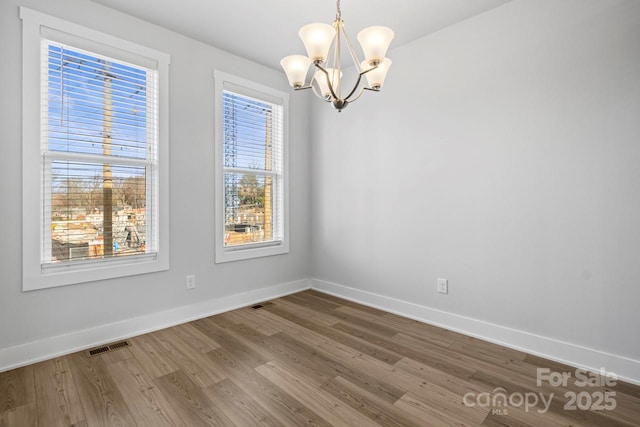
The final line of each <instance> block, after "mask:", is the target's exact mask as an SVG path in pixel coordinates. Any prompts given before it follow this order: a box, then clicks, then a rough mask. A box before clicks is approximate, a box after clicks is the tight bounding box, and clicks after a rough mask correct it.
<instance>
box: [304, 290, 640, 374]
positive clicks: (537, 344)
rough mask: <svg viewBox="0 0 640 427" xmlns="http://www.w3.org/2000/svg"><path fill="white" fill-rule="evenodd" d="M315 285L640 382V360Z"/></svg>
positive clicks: (367, 294)
mask: <svg viewBox="0 0 640 427" xmlns="http://www.w3.org/2000/svg"><path fill="white" fill-rule="evenodd" d="M311 288H312V289H315V290H318V291H320V292H325V293H327V294H331V295H334V296H337V297H339V298H344V299H347V300H350V301H354V302H357V303H359V304H363V305H367V306H370V307H374V308H378V309H380V310H384V311H387V312H390V313H394V314H398V315H400V316H404V317H408V318H411V319H414V320H418V321H420V322H424V323H428V324H431V325H434V326H439V327H442V328H445V329H449V330H452V331H455V332H460V333H462V334H465V335H469V336H472V337H476V338H479V339H482V340H485V341H489V342H492V343H495V344H499V345H502V346H504V347H509V348H513V349H516V350H520V351H523V352H526V353H529V354H533V355H536V356H540V357H544V358H545V359H550V360H554V361H556V362H560V363H564V364H566V365H570V366H574V367H576V368H582V369H587V370H589V371H593V372H598V371H600V369H602V368H604V369H606V371H607V372H609V373H615V374H616V375H617V377H618V378H619V379H620V380H623V381H627V382H630V383H633V384H638V385H640V361H639V360H634V359H630V358H628V357H624V356H618V355H615V354H610V353H605V352H603V351H600V350H595V349H592V348H588V347H584V346H580V345H576V344H571V343H568V342H564V341H559V340H556V339H553V338H548V337H544V336H540V335H535V334H532V333H529V332H524V331H519V330H516V329H512V328H509V327H506V326H502V325H497V324H494V323H489V322H484V321H482V320H477V319H473V318H470V317H465V316H461V315H458V314H454V313H448V312H445V311H442V310H437V309H434V308H430V307H426V306H422V305H418V304H415V303H412V302H407V301H402V300H398V299H395V298H390V297H387V296H384V295H379V294H375V293H371V292H367V291H363V290H360V289H355V288H350V287H348V286H344V285H339V284H336V283H331V282H327V281H324V280H318V279H311Z"/></svg>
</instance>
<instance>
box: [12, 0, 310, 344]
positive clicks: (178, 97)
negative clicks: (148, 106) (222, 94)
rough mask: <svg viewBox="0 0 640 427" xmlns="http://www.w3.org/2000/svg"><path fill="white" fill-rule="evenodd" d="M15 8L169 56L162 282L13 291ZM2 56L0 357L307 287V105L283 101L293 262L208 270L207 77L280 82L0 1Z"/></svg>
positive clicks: (70, 11) (16, 237)
mask: <svg viewBox="0 0 640 427" xmlns="http://www.w3.org/2000/svg"><path fill="white" fill-rule="evenodd" d="M19 5H24V6H27V7H30V8H32V9H36V10H40V11H42V12H45V13H49V14H51V15H53V16H57V17H60V18H63V19H67V20H69V21H72V22H76V23H80V24H84V25H88V26H91V27H92V28H94V29H97V30H99V31H103V32H106V33H110V34H114V35H116V36H118V37H121V38H124V39H128V40H131V41H133V42H135V43H138V44H142V45H146V46H149V47H152V48H155V49H158V50H162V51H165V52H167V53H169V54H170V55H171V79H170V184H171V185H170V200H171V205H170V211H171V223H170V238H171V248H170V256H171V269H170V270H169V271H167V272H162V273H156V274H148V275H141V276H135V277H129V278H125V279H116V280H109V281H102V282H92V283H87V284H81V285H72V286H66V287H60V288H55V289H48V290H41V291H33V292H27V293H23V292H22V291H21V286H22V284H21V274H22V273H21V271H22V270H21V252H22V247H21V233H22V230H21V227H22V220H21V215H22V214H21V205H22V199H21V198H22V194H21V184H20V182H21V180H22V178H21V177H22V166H21V144H22V142H21V120H22V118H21V108H22V107H21V90H22V89H21V79H22V70H21V68H22V65H21V64H22V59H21V58H22V44H21V21H20V19H19V17H18V6H19ZM0 49H1V51H0V52H1V55H0V57H2V61H0V75H1V76H2V79H0V93H1V94H2V101H1V104H0V120H1V122H0V153H1V155H0V200H1V202H0V218H1V219H2V221H1V222H0V223H1V224H2V226H1V228H2V233H1V234H0V271H1V273H0V350H1V349H2V348H7V347H12V346H15V345H18V344H23V343H28V342H31V341H36V340H39V339H42V338H45V337H51V336H57V335H61V334H65V333H68V332H74V331H77V330H81V329H88V328H93V327H97V326H100V325H105V324H109V323H112V322H117V321H120V320H125V319H129V318H133V317H137V316H143V315H146V314H150V313H157V312H162V311H165V310H170V309H173V308H176V307H181V306H187V305H192V304H194V303H197V302H200V301H204V300H208V299H213V298H218V297H223V296H228V295H232V294H237V293H241V292H247V291H251V290H255V289H258V288H261V287H265V286H269V285H274V284H280V283H284V282H289V281H294V280H297V279H304V278H306V277H308V270H309V268H308V262H309V222H308V216H309V215H308V211H309V196H308V194H309V191H308V190H309V174H308V167H309V141H308V140H309V138H308V127H307V117H308V116H309V111H308V110H309V107H308V97H307V96H294V97H291V127H290V129H291V138H290V142H291V147H290V154H291V161H290V167H291V169H290V171H291V175H290V177H291V185H290V188H291V199H290V200H291V219H290V227H291V236H292V240H291V252H290V253H289V254H288V255H281V256H273V257H268V258H262V259H256V260H249V261H243V262H240V263H238V262H236V263H233V262H232V263H226V264H220V265H217V264H214V263H213V259H214V256H213V139H214V93H213V90H214V89H213V83H214V82H213V70H214V68H217V69H220V70H222V71H225V72H228V73H232V74H236V75H238V76H240V77H243V78H247V79H251V80H254V81H257V82H259V83H262V84H267V85H270V86H272V87H275V88H277V89H281V90H288V86H287V83H286V79H285V78H284V76H283V74H281V73H279V72H277V71H275V70H271V69H268V68H265V67H263V66H260V65H257V64H255V63H252V62H250V61H247V60H244V59H241V58H239V57H236V56H233V55H230V54H228V53H225V52H222V51H220V50H217V49H215V48H213V47H210V46H207V45H205V44H202V43H199V42H196V41H194V40H191V39H189V38H186V37H183V36H181V35H178V34H175V33H172V32H170V31H167V30H165V29H162V28H159V27H156V26H153V25H150V24H148V23H146V22H143V21H140V20H137V19H134V18H132V17H129V16H126V15H123V14H121V13H119V12H116V11H114V10H111V9H107V8H105V7H102V6H100V5H98V4H96V3H93V2H89V1H86V0H82V1H80V0H20V1H18V0H2V2H0ZM34 172H35V173H37V172H36V171H34ZM187 274H195V275H196V281H197V288H196V289H195V290H193V291H186V290H185V275H187Z"/></svg>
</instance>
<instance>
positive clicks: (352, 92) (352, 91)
mask: <svg viewBox="0 0 640 427" xmlns="http://www.w3.org/2000/svg"><path fill="white" fill-rule="evenodd" d="M360 80H362V73H359V74H358V80H356V84H355V85H353V89H351V92H349V95H347V97H346V98H345V99H344V100H345V101H349V98H351V95H353V94H354V92H355V91H356V89H358V86H360ZM349 102H351V101H349Z"/></svg>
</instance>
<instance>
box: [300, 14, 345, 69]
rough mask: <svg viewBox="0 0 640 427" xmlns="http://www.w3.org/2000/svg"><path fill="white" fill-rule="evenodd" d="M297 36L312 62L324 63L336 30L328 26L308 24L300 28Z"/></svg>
mask: <svg viewBox="0 0 640 427" xmlns="http://www.w3.org/2000/svg"><path fill="white" fill-rule="evenodd" d="M298 35H299V36H300V38H301V39H302V43H304V47H305V49H307V55H309V58H310V59H311V60H312V61H314V62H325V61H326V59H327V55H329V49H331V44H332V43H333V39H334V38H335V36H336V29H335V28H334V27H332V26H331V25H329V24H318V23H316V24H308V25H305V26H304V27H302V28H300V31H299V32H298Z"/></svg>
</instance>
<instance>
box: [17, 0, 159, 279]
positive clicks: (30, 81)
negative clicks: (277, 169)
mask: <svg viewBox="0 0 640 427" xmlns="http://www.w3.org/2000/svg"><path fill="white" fill-rule="evenodd" d="M20 18H21V19H22V43H23V46H22V51H23V55H22V77H23V83H22V117H23V120H22V185H23V188H22V190H23V192H22V230H23V231H22V272H23V275H22V289H23V291H31V290H36V289H45V288H51V287H56V286H63V285H71V284H76V283H85V282H92V281H97V280H105V279H112V278H116V277H124V276H132V275H136V274H145V273H151V272H156V271H163V270H168V269H169V145H168V138H169V99H168V95H169V63H170V57H169V55H168V54H166V53H164V52H160V51H157V50H155V49H151V48H148V47H144V46H140V45H138V44H135V43H132V42H130V41H127V40H123V39H120V38H118V37H114V36H111V35H109V34H105V33H101V32H99V31H95V30H92V29H90V28H87V27H84V26H81V25H78V24H74V23H72V22H68V21H65V20H63V19H59V18H56V17H53V16H50V15H46V14H44V13H41V12H38V11H35V10H32V9H28V8H25V7H20ZM49 29H53V30H55V31H57V32H63V33H68V34H70V35H73V36H70V37H73V38H74V39H75V40H78V41H81V40H85V41H88V42H89V43H92V44H93V45H95V44H96V43H97V44H99V45H102V46H103V47H104V49H105V50H109V51H110V52H111V53H112V54H116V55H117V56H120V57H123V55H126V54H127V53H129V55H131V54H133V55H134V56H136V57H140V56H141V57H144V58H145V61H146V60H147V59H148V60H149V61H152V62H153V63H156V64H157V69H158V74H159V82H158V85H159V88H158V90H159V97H160V99H159V105H158V107H159V108H158V120H159V124H158V132H159V135H158V163H157V164H158V168H159V171H158V172H159V176H158V187H159V194H157V197H158V252H157V255H156V256H155V257H151V256H140V257H131V258H130V259H114V260H105V261H104V262H96V263H78V264H75V265H74V264H73V263H69V264H68V265H66V266H65V267H63V268H55V269H52V268H43V267H42V265H41V258H40V255H41V247H40V242H42V241H43V233H45V232H46V231H45V230H43V228H44V227H43V223H42V222H41V212H42V207H43V200H42V196H41V194H42V193H41V185H42V179H41V176H40V173H38V172H36V171H39V170H40V168H41V167H42V162H41V153H40V147H41V145H40V136H41V132H42V129H41V128H40V127H41V122H40V102H41V100H40V90H41V87H40V81H41V76H40V73H41V63H40V61H41V50H40V39H41V34H45V33H46V32H47V31H49ZM123 59H125V60H126V58H123Z"/></svg>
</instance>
